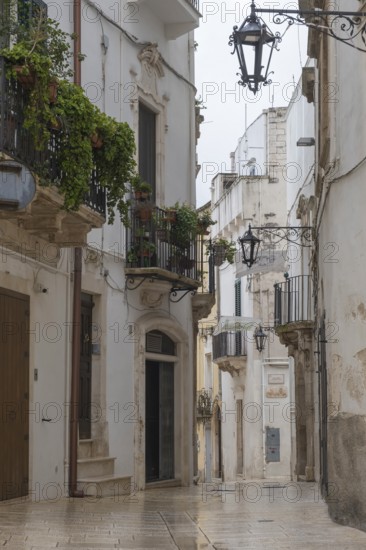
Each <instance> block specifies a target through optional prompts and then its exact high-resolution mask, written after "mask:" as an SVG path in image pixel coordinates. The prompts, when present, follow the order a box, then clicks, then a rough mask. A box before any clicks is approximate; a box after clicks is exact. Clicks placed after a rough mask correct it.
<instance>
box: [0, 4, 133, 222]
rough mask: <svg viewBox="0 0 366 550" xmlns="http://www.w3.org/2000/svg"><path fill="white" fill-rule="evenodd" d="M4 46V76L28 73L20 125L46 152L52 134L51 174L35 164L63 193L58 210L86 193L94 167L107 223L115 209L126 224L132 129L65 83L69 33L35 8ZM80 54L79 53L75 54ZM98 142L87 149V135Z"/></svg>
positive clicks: (45, 182) (77, 204)
mask: <svg viewBox="0 0 366 550" xmlns="http://www.w3.org/2000/svg"><path fill="white" fill-rule="evenodd" d="M7 34H8V36H9V37H11V39H9V46H8V47H5V48H2V49H1V50H0V55H2V56H3V57H4V58H5V60H6V62H7V73H6V74H7V78H12V79H17V80H18V82H21V78H22V77H23V80H24V77H30V78H29V82H31V81H32V82H31V84H29V82H28V85H29V86H30V89H29V91H28V93H27V94H25V97H26V104H25V107H24V112H23V116H24V127H25V128H26V129H28V130H29V132H30V135H31V136H32V138H33V142H34V144H35V147H36V149H38V150H39V151H46V150H47V148H48V143H49V140H50V137H51V131H52V132H55V133H57V135H58V141H59V144H60V147H59V148H58V152H57V162H58V170H57V171H56V172H57V174H58V175H57V176H54V179H53V180H51V179H50V175H49V174H48V173H47V168H48V166H47V163H45V164H44V166H42V167H38V169H37V170H38V175H39V176H40V179H41V183H42V184H43V185H49V184H52V183H53V184H56V185H58V188H59V190H60V192H61V193H62V194H63V196H64V208H65V209H66V210H69V211H72V210H77V209H78V208H79V207H80V206H81V204H82V203H83V202H84V199H85V196H86V194H87V193H88V191H89V185H90V179H91V175H92V171H93V169H94V168H95V170H96V174H97V179H98V182H99V183H100V185H101V186H103V187H104V188H105V189H106V190H107V212H108V223H113V221H114V218H115V209H117V211H118V212H119V215H120V218H121V221H122V222H123V223H124V224H126V225H127V224H128V207H129V202H128V201H127V200H126V199H125V195H126V192H127V191H129V190H130V188H133V187H134V184H135V183H136V182H137V181H138V176H137V174H136V163H135V160H134V155H135V138H134V133H133V131H132V130H131V128H130V127H129V125H128V124H127V123H125V122H117V121H116V120H115V119H113V118H111V117H109V116H107V115H106V114H105V113H102V112H101V111H100V110H99V109H98V108H97V107H96V106H95V105H93V104H92V103H91V102H90V100H89V99H88V98H87V97H86V95H85V94H84V92H83V90H82V88H81V87H79V86H77V85H75V84H73V83H72V82H70V80H69V79H70V78H71V77H72V75H73V71H72V70H71V68H70V60H71V57H72V53H71V48H70V42H71V39H72V36H71V35H68V34H67V33H65V32H63V31H62V30H61V29H60V28H59V25H58V23H56V22H55V21H52V20H51V19H47V17H45V15H44V13H43V12H42V11H40V12H39V13H38V17H36V18H32V19H31V20H30V21H28V22H27V24H24V25H21V24H20V25H15V26H13V27H12V25H10V26H9V30H8V31H7ZM81 57H82V56H81ZM52 84H56V85H57V98H56V99H55V100H54V101H52V102H51V100H50V86H51V85H52ZM94 136H98V138H99V139H100V140H101V145H100V146H99V147H100V148H99V149H93V144H92V138H93V137H94Z"/></svg>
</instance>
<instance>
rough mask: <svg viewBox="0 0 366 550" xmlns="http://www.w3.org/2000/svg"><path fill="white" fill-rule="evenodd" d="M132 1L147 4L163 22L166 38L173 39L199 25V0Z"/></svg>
mask: <svg viewBox="0 0 366 550" xmlns="http://www.w3.org/2000/svg"><path fill="white" fill-rule="evenodd" d="M131 3H132V2H131ZM134 3H137V4H141V5H144V6H145V5H146V6H148V7H149V8H150V10H151V11H152V12H153V13H154V14H155V15H156V16H157V17H158V18H159V19H160V20H161V21H162V22H163V23H164V26H165V34H166V37H167V38H168V40H174V39H175V38H178V37H179V36H182V35H183V34H186V33H188V32H190V31H193V30H194V29H196V28H197V27H198V26H199V18H200V13H199V0H169V1H168V2H167V0H135V2H134Z"/></svg>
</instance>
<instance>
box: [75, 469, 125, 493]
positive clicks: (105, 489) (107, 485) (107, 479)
mask: <svg viewBox="0 0 366 550" xmlns="http://www.w3.org/2000/svg"><path fill="white" fill-rule="evenodd" d="M77 488H78V490H79V491H83V493H84V495H85V496H92V497H95V498H102V497H116V496H119V495H131V494H132V493H133V492H134V488H133V484H132V482H131V477H130V476H127V477H121V476H118V475H117V474H112V475H106V476H91V477H85V478H81V477H79V478H78V482H77Z"/></svg>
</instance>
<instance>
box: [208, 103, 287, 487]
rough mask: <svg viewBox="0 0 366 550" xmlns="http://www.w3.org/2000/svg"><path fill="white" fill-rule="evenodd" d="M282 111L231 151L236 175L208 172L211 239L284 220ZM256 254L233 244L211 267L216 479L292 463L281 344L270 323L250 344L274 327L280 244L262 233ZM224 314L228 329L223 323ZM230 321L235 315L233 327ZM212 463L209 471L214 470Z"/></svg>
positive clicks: (274, 472)
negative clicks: (261, 345)
mask: <svg viewBox="0 0 366 550" xmlns="http://www.w3.org/2000/svg"><path fill="white" fill-rule="evenodd" d="M285 117H286V109H284V108H278V109H276V108H274V109H269V110H267V111H264V112H263V113H262V115H260V116H259V117H258V119H257V120H256V121H255V122H254V123H253V124H252V125H251V126H250V127H249V128H248V129H247V131H246V133H245V134H244V136H243V137H242V138H241V139H240V140H239V143H238V147H237V149H236V152H235V154H234V155H232V157H233V158H234V159H235V165H236V166H240V174H243V175H239V176H238V175H237V174H236V173H227V174H219V175H218V176H216V177H215V179H214V180H213V182H212V188H211V189H212V212H213V218H214V219H216V220H217V222H218V223H217V225H214V226H213V228H212V230H211V237H212V239H213V240H215V238H226V239H228V240H232V241H234V242H236V241H237V239H238V238H239V237H241V236H242V235H243V234H244V232H245V231H246V230H247V229H248V224H249V223H250V224H251V225H252V226H257V227H259V226H264V225H267V224H268V225H277V226H283V225H285V224H286V182H285V177H286V169H285V163H286V142H285ZM254 150H255V151H256V156H255V155H254V153H252V152H253V151H254ZM248 152H250V153H248ZM248 157H250V158H252V157H253V158H254V157H255V158H256V170H255V173H252V174H250V172H249V173H248V172H246V171H245V170H244V171H242V170H241V169H242V167H243V163H244V164H245V161H246V160H250V159H249V158H248ZM253 163H254V161H253ZM260 254H261V257H260V260H259V262H258V264H256V265H254V266H253V267H252V268H251V269H247V268H246V266H243V264H242V262H241V252H239V250H238V252H237V254H236V258H235V262H234V263H233V264H232V265H230V264H229V263H227V262H225V263H224V264H223V265H222V266H220V267H217V268H216V270H217V271H216V284H217V290H216V297H217V327H216V331H215V332H214V334H213V336H212V339H211V343H212V345H213V363H214V365H215V364H216V365H218V368H219V370H220V376H221V395H220V401H219V403H218V406H219V408H220V418H221V440H222V443H221V452H222V460H221V462H222V469H221V472H220V473H221V477H222V480H223V481H235V480H236V479H237V476H239V478H244V479H263V478H264V479H270V478H271V479H273V478H279V479H292V473H293V471H294V466H295V465H294V463H293V458H292V455H293V452H292V448H293V446H294V442H293V440H294V436H295V427H294V415H293V410H292V406H291V403H292V402H293V400H294V396H293V385H292V384H293V382H292V378H293V372H292V368H291V367H290V366H289V361H288V358H287V356H286V355H287V353H286V351H285V348H284V347H283V346H281V345H280V344H279V341H278V339H277V337H275V335H274V333H273V332H272V331H267V334H268V340H267V344H266V347H265V350H264V351H263V352H262V353H259V352H258V351H257V350H256V347H255V343H254V334H253V333H254V330H255V328H256V327H258V326H259V324H261V325H262V326H264V327H266V328H268V327H272V328H273V315H272V314H273V309H274V291H273V285H274V283H275V282H278V281H280V280H283V273H284V271H285V267H286V247H285V246H284V245H281V246H278V245H277V246H274V245H273V243H271V242H268V241H265V242H264V243H263V244H262V249H261V253H260ZM239 286H240V289H239ZM230 318H231V319H233V321H232V322H231V334H229V333H230V329H225V322H226V320H227V319H230ZM234 318H235V319H234ZM234 321H235V322H237V323H240V324H239V327H238V326H237V328H236V329H235V324H234ZM240 328H241V329H242V330H240ZM244 329H245V330H246V332H244ZM237 338H239V340H240V339H241V343H238V342H237V341H236V339H237ZM223 341H224V342H223ZM225 346H228V347H225ZM238 346H239V347H240V346H241V347H240V350H239V348H238ZM216 424H217V421H216V419H215V418H214V419H213V420H212V422H211V428H212V429H211V431H212V456H213V457H214V460H213V462H214V463H215V464H217V460H216V454H217V441H216V439H217V435H216V432H217V429H216ZM215 464H214V465H213V467H212V471H213V472H214V473H215V474H216V475H217V473H218V472H217V467H215Z"/></svg>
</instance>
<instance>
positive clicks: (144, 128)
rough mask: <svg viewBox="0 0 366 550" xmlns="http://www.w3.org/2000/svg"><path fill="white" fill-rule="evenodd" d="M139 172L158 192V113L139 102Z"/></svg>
mask: <svg viewBox="0 0 366 550" xmlns="http://www.w3.org/2000/svg"><path fill="white" fill-rule="evenodd" d="M138 141H139V151H138V153H139V174H140V176H141V177H142V179H143V181H146V182H147V183H149V184H150V185H151V187H152V190H153V192H152V197H153V200H154V199H155V196H156V193H155V189H156V114H155V113H154V112H153V111H151V110H150V109H148V108H147V107H146V106H145V105H143V104H142V103H140V104H139V140H138Z"/></svg>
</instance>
